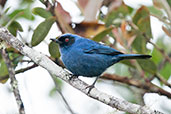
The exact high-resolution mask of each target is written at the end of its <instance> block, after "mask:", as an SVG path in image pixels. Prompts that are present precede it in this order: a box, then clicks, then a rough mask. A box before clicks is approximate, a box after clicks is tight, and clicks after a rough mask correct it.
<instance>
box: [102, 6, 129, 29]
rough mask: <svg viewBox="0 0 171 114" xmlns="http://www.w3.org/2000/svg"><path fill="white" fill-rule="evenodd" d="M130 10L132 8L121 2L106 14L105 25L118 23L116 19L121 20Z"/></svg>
mask: <svg viewBox="0 0 171 114" xmlns="http://www.w3.org/2000/svg"><path fill="white" fill-rule="evenodd" d="M131 11H132V9H131V8H130V7H128V6H127V5H125V4H124V3H123V4H122V5H121V6H120V7H118V8H117V9H114V10H112V11H111V12H109V13H108V14H107V17H106V18H105V24H106V26H107V27H108V26H110V25H112V24H115V25H116V24H118V22H117V21H116V20H117V19H119V20H121V19H122V18H125V17H126V15H128V14H129V13H130V12H131ZM119 24H120V23H119Z"/></svg>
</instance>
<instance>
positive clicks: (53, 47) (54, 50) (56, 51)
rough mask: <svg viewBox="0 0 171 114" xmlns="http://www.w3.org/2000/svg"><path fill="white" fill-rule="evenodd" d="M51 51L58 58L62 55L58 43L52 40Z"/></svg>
mask: <svg viewBox="0 0 171 114" xmlns="http://www.w3.org/2000/svg"><path fill="white" fill-rule="evenodd" d="M49 53H50V55H51V56H52V57H54V58H58V57H59V56H60V53H59V48H58V44H56V43H55V42H51V43H50V44H49Z"/></svg>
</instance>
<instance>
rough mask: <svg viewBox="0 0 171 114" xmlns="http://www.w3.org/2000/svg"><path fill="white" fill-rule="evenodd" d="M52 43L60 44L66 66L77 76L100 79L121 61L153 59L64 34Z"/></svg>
mask: <svg viewBox="0 0 171 114" xmlns="http://www.w3.org/2000/svg"><path fill="white" fill-rule="evenodd" d="M52 41H54V42H56V43H58V44H59V47H60V53H61V58H62V61H63V63H64V65H65V66H66V68H67V69H68V70H70V71H71V72H72V73H73V74H74V75H76V76H86V77H98V76H100V75H101V74H102V73H103V72H104V71H105V70H106V69H107V68H108V67H110V66H111V65H113V64H115V63H117V62H119V61H120V60H123V59H145V58H150V57H151V56H150V55H141V54H123V53H121V52H119V51H117V50H115V49H113V48H111V47H109V46H105V45H102V44H99V43H97V42H95V41H92V40H90V39H86V38H83V37H81V36H78V35H73V34H64V35H62V36H60V37H59V38H58V39H52Z"/></svg>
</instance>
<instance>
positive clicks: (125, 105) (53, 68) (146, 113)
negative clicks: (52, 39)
mask: <svg viewBox="0 0 171 114" xmlns="http://www.w3.org/2000/svg"><path fill="white" fill-rule="evenodd" d="M0 39H2V40H4V41H5V42H7V43H8V44H9V45H11V46H12V47H13V48H15V49H17V50H18V51H20V53H22V54H23V55H25V56H27V57H29V58H30V59H31V60H32V61H34V62H35V63H36V64H37V65H39V66H41V67H43V68H45V69H46V70H47V71H48V72H49V73H50V74H52V75H55V76H57V77H59V78H61V79H62V80H64V81H65V82H67V83H68V84H70V85H71V86H73V87H74V88H76V89H78V90H80V91H81V92H82V93H84V94H85V95H87V96H89V97H91V98H93V99H95V100H98V101H100V102H102V103H104V104H106V105H108V106H111V107H113V108H116V109H118V110H121V111H125V112H129V113H131V114H137V113H138V114H162V113H161V112H158V111H154V110H152V109H150V108H149V107H146V106H140V105H138V104H133V103H130V102H127V101H125V100H122V99H118V98H116V97H114V96H111V95H108V94H106V93H103V92H101V91H99V90H98V89H97V88H93V89H92V90H91V91H90V93H89V94H87V93H88V89H87V86H89V85H88V84H86V83H85V82H83V81H81V80H80V79H78V78H70V77H71V74H69V73H68V72H66V71H65V70H63V69H62V68H61V67H59V66H58V65H56V64H55V63H54V62H53V61H51V60H50V59H49V58H48V57H47V56H45V55H44V54H42V53H40V52H37V51H35V50H34V49H32V48H30V47H28V46H26V45H25V44H23V43H22V42H21V41H19V40H18V39H17V38H15V37H14V36H12V35H11V34H10V33H9V32H8V30H7V29H6V28H2V27H0Z"/></svg>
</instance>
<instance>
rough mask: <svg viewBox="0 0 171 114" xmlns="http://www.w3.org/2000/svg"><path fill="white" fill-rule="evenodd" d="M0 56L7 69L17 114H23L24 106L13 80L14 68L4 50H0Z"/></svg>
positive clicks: (15, 82)
mask: <svg viewBox="0 0 171 114" xmlns="http://www.w3.org/2000/svg"><path fill="white" fill-rule="evenodd" d="M1 55H2V57H3V59H4V61H5V63H6V65H7V68H8V73H9V77H10V79H11V82H10V84H11V87H12V90H13V93H14V96H15V99H16V101H17V105H18V110H19V113H20V114H25V111H24V105H23V102H22V100H21V96H20V93H19V90H18V84H17V80H16V78H15V70H14V67H13V65H12V62H11V61H10V59H9V56H8V54H7V53H6V51H5V49H1Z"/></svg>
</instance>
